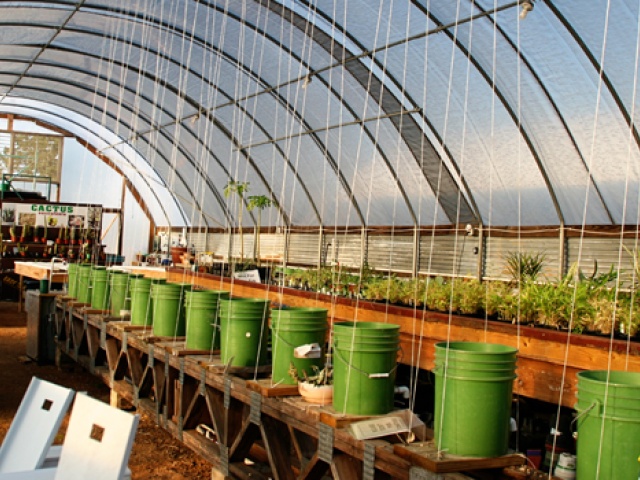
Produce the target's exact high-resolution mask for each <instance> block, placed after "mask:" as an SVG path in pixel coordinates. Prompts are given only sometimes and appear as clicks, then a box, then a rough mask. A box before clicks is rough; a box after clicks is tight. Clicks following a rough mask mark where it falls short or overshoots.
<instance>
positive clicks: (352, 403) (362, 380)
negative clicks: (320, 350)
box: [333, 322, 400, 415]
mask: <svg viewBox="0 0 640 480" xmlns="http://www.w3.org/2000/svg"><path fill="white" fill-rule="evenodd" d="M399 329H400V327H399V326H398V325H393V324H388V323H377V322H343V323H339V324H336V325H334V331H333V365H334V370H333V385H334V387H333V408H334V409H335V410H336V411H337V412H339V413H347V414H352V415H384V414H386V413H389V412H390V411H391V410H392V409H393V395H394V388H395V377H396V367H397V358H398V345H399Z"/></svg>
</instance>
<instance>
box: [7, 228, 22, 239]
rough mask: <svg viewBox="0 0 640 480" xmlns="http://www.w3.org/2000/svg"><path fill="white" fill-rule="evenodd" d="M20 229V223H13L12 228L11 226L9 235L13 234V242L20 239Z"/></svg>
mask: <svg viewBox="0 0 640 480" xmlns="http://www.w3.org/2000/svg"><path fill="white" fill-rule="evenodd" d="M20 231H21V228H20V226H19V225H13V226H11V228H9V235H10V236H11V241H12V242H17V241H18V239H19V238H20Z"/></svg>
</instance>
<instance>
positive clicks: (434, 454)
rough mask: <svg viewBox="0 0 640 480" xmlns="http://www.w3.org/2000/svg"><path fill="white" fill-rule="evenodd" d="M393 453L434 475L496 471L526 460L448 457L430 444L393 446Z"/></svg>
mask: <svg viewBox="0 0 640 480" xmlns="http://www.w3.org/2000/svg"><path fill="white" fill-rule="evenodd" d="M393 452H394V453H395V454H396V455H398V456H399V457H400V458H404V459H405V460H408V461H409V462H411V463H412V464H413V465H416V466H418V467H421V468H424V469H426V470H429V471H430V472H434V473H454V472H465V471H469V470H483V469H497V468H504V467H510V466H516V465H523V464H524V463H525V462H526V459H525V457H524V456H522V455H517V454H513V455H504V456H501V457H495V458H473V457H461V456H456V455H449V454H447V453H444V452H438V450H437V448H436V447H435V445H434V444H433V443H432V442H423V443H419V444H409V445H401V444H397V445H394V446H393Z"/></svg>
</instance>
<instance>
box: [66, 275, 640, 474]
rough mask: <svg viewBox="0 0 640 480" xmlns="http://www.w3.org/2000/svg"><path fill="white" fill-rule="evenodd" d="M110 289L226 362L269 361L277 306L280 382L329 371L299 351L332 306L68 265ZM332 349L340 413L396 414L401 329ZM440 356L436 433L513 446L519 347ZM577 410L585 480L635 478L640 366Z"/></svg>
mask: <svg viewBox="0 0 640 480" xmlns="http://www.w3.org/2000/svg"><path fill="white" fill-rule="evenodd" d="M109 278H110V280H109ZM90 287H91V288H90ZM109 289H110V291H111V295H110V298H111V305H110V306H111V310H112V313H113V314H115V315H116V316H117V315H119V314H120V312H122V311H126V310H127V309H128V308H130V309H131V322H132V324H134V325H152V324H153V329H154V335H157V336H184V335H185V333H186V337H187V339H186V343H187V348H189V349H196V350H214V349H217V348H218V346H220V347H221V360H222V362H223V363H225V364H230V365H233V366H243V367H246V366H260V365H266V364H267V363H268V356H267V346H268V339H269V332H268V319H269V316H270V313H271V329H272V336H273V340H272V342H273V343H272V350H273V351H272V357H273V358H272V363H273V382H274V383H285V384H287V383H288V384H291V383H294V380H293V379H292V378H291V377H290V376H289V367H290V364H291V363H293V364H294V365H295V366H296V368H297V369H298V371H302V370H305V371H307V372H308V373H310V372H311V370H312V368H313V365H316V366H318V367H319V368H321V367H322V365H323V363H324V358H325V355H324V354H325V352H324V351H322V352H321V354H320V356H318V357H317V358H296V357H295V355H294V349H295V348H296V347H298V346H301V345H307V344H312V343H317V344H319V345H320V346H324V344H325V339H326V335H327V328H328V325H327V311H326V309H320V308H288V309H277V310H273V312H270V303H269V301H268V300H263V299H248V298H233V299H230V298H228V293H227V292H215V291H206V290H202V291H196V290H192V288H191V286H190V285H186V284H168V283H166V282H165V281H164V280H152V279H149V278H146V277H143V276H140V275H128V274H122V275H121V274H112V275H111V277H109V275H108V274H107V273H106V271H105V270H104V269H103V268H99V267H98V268H96V267H93V268H92V267H91V266H90V265H77V264H70V265H69V294H70V296H72V297H74V298H77V299H78V301H80V302H83V303H91V305H92V307H94V308H103V307H105V309H106V306H105V305H106V304H105V303H102V302H104V301H105V300H104V298H108V297H109V293H108V292H109ZM129 298H130V305H129ZM218 321H219V335H218V325H217V324H218ZM185 324H186V327H185ZM332 346H333V362H334V400H333V406H334V409H335V410H336V411H338V412H340V413H348V414H356V415H379V414H385V413H388V412H389V411H390V410H392V408H393V392H394V384H395V369H396V365H397V354H398V346H399V327H398V326H397V325H390V324H386V323H373V322H344V323H340V324H336V325H335V326H334V331H333V343H332ZM435 353H436V355H435V369H434V373H435V395H436V398H435V421H434V434H435V440H436V442H437V446H438V449H439V450H444V451H447V452H448V453H450V454H454V455H462V456H475V457H495V456H500V455H504V454H505V453H507V449H508V438H509V422H510V413H511V399H512V389H513V381H514V379H515V378H516V375H515V369H516V354H517V350H516V349H515V348H513V347H509V346H505V345H500V344H488V343H475V342H443V343H438V344H436V352H435ZM470 406H473V408H470ZM575 408H576V410H577V412H578V414H577V417H576V420H577V422H576V423H577V426H578V443H577V446H578V448H577V475H578V478H579V479H581V480H591V479H594V480H599V479H614V478H615V479H620V480H626V479H628V480H636V479H637V478H638V457H639V456H640V373H636V372H617V371H611V372H607V371H585V372H581V373H579V374H578V402H577V404H576V406H575ZM478 412H482V414H479V413H478Z"/></svg>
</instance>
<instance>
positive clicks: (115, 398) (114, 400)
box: [109, 388, 123, 409]
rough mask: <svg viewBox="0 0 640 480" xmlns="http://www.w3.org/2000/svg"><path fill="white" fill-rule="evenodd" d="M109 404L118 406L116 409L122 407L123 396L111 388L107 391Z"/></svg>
mask: <svg viewBox="0 0 640 480" xmlns="http://www.w3.org/2000/svg"><path fill="white" fill-rule="evenodd" d="M109 405H111V406H112V407H114V408H118V409H120V408H122V405H123V398H122V397H121V396H120V394H119V393H118V392H117V391H116V390H115V389H113V388H112V389H111V391H110V392H109Z"/></svg>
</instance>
